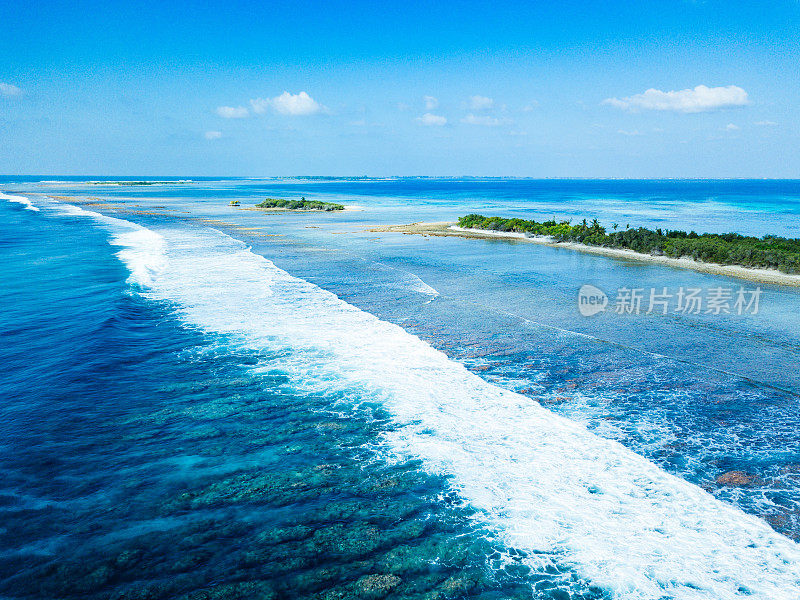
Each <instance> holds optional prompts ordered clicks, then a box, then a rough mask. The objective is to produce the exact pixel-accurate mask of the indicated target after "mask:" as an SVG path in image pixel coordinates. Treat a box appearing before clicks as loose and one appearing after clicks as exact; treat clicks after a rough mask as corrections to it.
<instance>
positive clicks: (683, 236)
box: [458, 214, 800, 274]
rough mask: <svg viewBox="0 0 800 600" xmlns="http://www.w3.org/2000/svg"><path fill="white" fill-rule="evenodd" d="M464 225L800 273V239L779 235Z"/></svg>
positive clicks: (475, 219)
mask: <svg viewBox="0 0 800 600" xmlns="http://www.w3.org/2000/svg"><path fill="white" fill-rule="evenodd" d="M458 227H461V228H464V229H481V230H489V231H500V232H515V233H522V234H527V235H534V236H545V237H548V238H550V239H552V240H553V241H555V242H575V243H578V244H585V245H587V246H595V247H601V248H618V249H624V250H632V251H633V252H637V253H640V254H649V255H652V256H666V257H669V258H684V257H686V258H691V259H693V260H696V261H701V262H706V263H716V264H719V265H737V266H741V267H748V268H755V269H776V270H778V271H781V272H783V273H795V274H796V273H800V239H790V238H784V237H778V236H773V235H765V236H764V237H760V238H759V237H754V236H745V235H740V234H738V233H723V234H717V233H696V232H694V231H690V232H688V233H687V232H685V231H678V230H662V229H655V230H652V229H646V228H644V227H638V228H635V229H632V228H630V226H627V227H626V228H625V229H623V230H618V228H619V226H618V225H617V224H616V223H614V224H613V225H612V231H611V232H610V233H609V232H607V231H606V228H605V227H603V226H602V225H600V223H599V222H598V220H597V219H593V220H592V221H591V223H588V222H587V221H586V219H584V220H583V221H581V222H580V223H578V224H577V225H572V224H571V223H570V221H560V222H556V221H555V219H553V220H549V221H544V222H542V223H539V222H537V221H528V220H524V219H504V218H502V217H484V216H483V215H478V214H470V215H466V216H464V217H461V218H460V219H459V220H458Z"/></svg>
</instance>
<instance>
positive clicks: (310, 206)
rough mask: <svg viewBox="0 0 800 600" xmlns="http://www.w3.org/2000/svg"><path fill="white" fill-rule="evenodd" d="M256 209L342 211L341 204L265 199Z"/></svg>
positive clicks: (303, 199)
mask: <svg viewBox="0 0 800 600" xmlns="http://www.w3.org/2000/svg"><path fill="white" fill-rule="evenodd" d="M256 208H288V209H289V210H324V211H332V210H344V206H342V205H341V204H334V203H332V202H320V201H318V200H306V199H305V198H302V199H300V200H283V199H281V198H267V199H266V200H264V201H263V202H261V203H259V204H256Z"/></svg>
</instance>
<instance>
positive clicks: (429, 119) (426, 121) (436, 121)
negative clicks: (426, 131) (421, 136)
mask: <svg viewBox="0 0 800 600" xmlns="http://www.w3.org/2000/svg"><path fill="white" fill-rule="evenodd" d="M417 121H418V122H420V123H422V124H423V125H427V126H439V127H441V126H442V125H444V124H445V123H447V119H446V118H445V117H442V116H440V115H434V114H431V113H425V114H424V115H422V116H421V117H417Z"/></svg>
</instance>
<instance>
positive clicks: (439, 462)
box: [84, 211, 800, 600]
mask: <svg viewBox="0 0 800 600" xmlns="http://www.w3.org/2000/svg"><path fill="white" fill-rule="evenodd" d="M84 212H86V211H84ZM115 221H119V220H118V219H115ZM131 231H138V229H136V228H133V229H131ZM162 233H163V236H164V239H166V247H165V249H164V251H165V253H166V258H167V261H166V263H165V264H163V263H162V264H161V265H160V268H159V270H158V271H157V272H154V273H152V276H151V278H150V284H149V288H148V291H146V292H144V293H146V294H147V295H148V296H151V297H153V298H155V299H159V300H168V301H171V302H173V303H175V304H176V306H177V307H179V308H178V310H179V313H180V315H181V316H182V318H184V319H185V320H186V321H187V322H188V323H191V324H193V325H196V326H200V327H202V328H205V329H206V330H208V331H211V332H218V333H222V334H226V335H230V336H231V337H232V338H233V339H234V340H236V343H241V344H245V345H247V346H249V347H252V348H257V349H260V348H269V349H276V348H282V349H285V350H287V352H285V353H283V358H281V359H278V360H279V361H280V362H279V363H270V365H269V367H270V368H271V369H275V368H276V367H277V368H281V369H283V370H284V371H285V372H287V373H289V374H290V375H291V378H292V385H302V386H305V387H307V388H309V389H314V390H316V391H321V392H325V391H331V390H334V391H337V392H341V391H344V392H348V390H349V393H350V397H351V398H354V399H356V398H363V397H364V396H365V395H366V396H368V397H369V398H370V399H371V400H373V401H379V402H382V404H383V405H384V406H385V408H386V409H387V410H388V411H389V412H390V413H391V414H392V415H393V416H394V418H395V419H396V420H397V422H398V423H399V424H400V425H401V426H399V427H397V428H396V429H394V430H393V431H392V432H390V433H388V434H387V435H386V441H387V443H388V444H390V446H391V447H392V448H393V449H394V451H395V452H396V453H398V455H400V456H407V457H414V458H419V459H422V461H423V464H424V465H426V467H427V468H428V469H429V470H430V471H432V472H437V473H442V474H445V475H449V476H451V477H452V479H451V481H452V482H453V485H454V486H456V487H457V489H458V490H459V492H460V493H461V495H462V496H463V497H464V498H466V499H467V500H468V501H469V502H470V503H471V504H472V505H473V506H474V507H475V508H477V509H478V510H479V512H480V514H481V515H482V516H483V518H485V519H486V521H487V522H488V523H489V524H490V525H491V526H493V527H494V528H496V530H497V531H498V532H500V533H501V535H502V536H503V537H504V539H505V542H506V543H507V544H508V545H510V546H512V547H515V548H518V549H524V550H528V551H530V552H531V554H530V556H531V557H536V558H535V559H534V558H530V559H528V560H529V561H530V562H531V564H532V565H533V566H538V567H541V566H542V565H543V563H546V561H548V560H556V561H557V562H558V563H559V564H561V565H565V566H569V567H572V568H573V569H575V570H576V571H577V572H578V573H579V574H580V575H581V576H582V577H585V578H586V579H587V580H589V581H590V582H591V584H593V585H597V586H600V587H602V588H604V589H606V590H607V591H609V592H610V593H611V595H612V596H613V597H615V598H626V599H637V600H638V599H657V598H658V599H664V598H679V599H689V600H700V599H703V600H711V599H713V600H725V599H733V598H759V599H768V600H789V599H791V600H796V599H797V598H800V547H798V545H797V544H795V543H794V542H792V541H791V540H789V539H788V538H785V537H783V536H781V535H780V534H778V533H776V532H775V531H773V530H772V529H771V528H770V527H769V526H767V525H766V523H764V522H763V521H761V520H760V519H758V518H756V517H754V516H750V515H747V514H745V513H743V512H742V511H740V510H739V509H737V508H735V507H733V506H730V505H727V504H724V503H722V502H720V501H718V500H716V499H714V498H713V497H712V496H711V495H710V494H708V493H706V492H704V491H703V490H701V489H700V488H698V487H697V486H695V485H692V484H690V483H688V482H686V481H684V480H683V479H680V478H677V477H674V476H672V475H669V474H667V473H666V472H664V471H662V470H661V469H659V468H658V467H656V466H655V465H653V464H652V463H650V462H648V461H647V460H645V459H644V458H642V457H640V456H639V455H637V454H635V453H633V452H631V451H629V450H627V449H626V448H624V447H623V446H622V445H620V444H618V443H616V442H614V441H611V440H606V439H603V438H600V437H598V436H596V435H594V434H592V433H591V432H589V431H587V430H586V428H585V427H583V426H582V425H579V424H577V423H575V422H573V421H570V420H567V419H565V418H563V417H560V416H558V415H555V414H553V413H551V412H550V411H548V410H546V409H544V408H542V407H541V406H540V405H539V404H538V403H536V402H534V401H532V400H530V399H529V398H527V397H525V396H522V395H519V394H515V393H512V392H509V391H507V390H504V389H502V388H499V387H497V386H495V385H492V384H489V383H488V382H486V381H484V380H483V379H481V378H480V377H478V376H476V375H474V374H472V373H470V372H469V371H468V370H467V369H466V368H464V367H463V366H462V365H460V364H459V363H456V362H454V361H451V360H449V359H448V358H447V357H446V356H445V355H444V354H442V353H441V352H439V351H437V350H435V349H433V348H432V347H431V346H429V345H428V344H426V343H425V342H423V341H422V340H420V339H419V338H417V337H415V336H413V335H411V334H409V333H408V332H406V331H405V330H403V329H402V328H400V327H398V326H395V325H392V324H390V323H386V322H383V321H380V320H379V319H377V318H376V317H374V316H373V315H370V314H369V313H366V312H363V311H361V310H359V309H357V308H355V307H353V306H351V305H349V304H347V303H346V302H344V301H342V300H340V299H339V298H338V297H336V296H335V295H333V294H331V293H329V292H327V291H325V290H322V289H320V288H319V287H317V286H315V285H313V284H310V283H308V282H306V281H304V280H301V279H297V278H295V277H292V276H291V275H289V274H288V273H286V272H285V271H282V270H281V269H278V268H277V267H275V266H274V265H273V264H272V263H271V262H270V261H269V260H267V259H265V258H263V257H261V256H258V255H256V254H253V253H252V252H250V251H249V249H247V248H246V247H245V246H244V245H243V244H241V243H239V242H236V241H235V240H233V239H232V238H229V237H228V236H226V235H224V234H221V233H219V232H196V231H187V230H165V231H164V232H162ZM115 239H116V240H117V241H119V242H120V243H122V242H129V243H131V244H134V245H135V244H138V243H139V242H140V241H141V239H139V238H138V237H137V238H135V239H134V238H130V239H125V240H123V239H121V238H120V236H118V235H117V237H116V238H115ZM136 251H137V252H138V251H139V250H136ZM120 257H121V258H122V259H123V260H126V263H127V264H128V265H129V267H130V268H131V270H132V272H134V271H135V270H136V269H137V268H138V262H137V260H133V261H130V262H129V261H128V257H127V255H124V254H122V253H120Z"/></svg>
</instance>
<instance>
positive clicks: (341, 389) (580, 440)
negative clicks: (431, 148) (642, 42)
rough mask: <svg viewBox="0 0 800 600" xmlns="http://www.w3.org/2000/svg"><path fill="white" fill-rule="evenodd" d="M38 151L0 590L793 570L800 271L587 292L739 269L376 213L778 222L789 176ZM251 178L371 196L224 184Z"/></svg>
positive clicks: (365, 585) (694, 584)
mask: <svg viewBox="0 0 800 600" xmlns="http://www.w3.org/2000/svg"><path fill="white" fill-rule="evenodd" d="M47 179H51V180H52V179H59V180H62V181H66V180H67V178H52V177H49V178H47ZM111 179H113V180H114V181H118V180H119V178H111ZM133 179H140V178H133ZM38 180H39V179H38V178H30V179H28V180H27V181H25V180H23V179H20V178H6V183H5V184H3V186H2V187H0V190H2V191H3V192H5V193H13V194H17V195H22V196H26V197H28V198H30V200H31V201H32V202H33V204H34V206H36V207H38V208H39V209H40V210H39V211H34V210H28V209H26V207H25V205H24V204H20V203H15V202H6V201H3V204H2V205H0V213H2V214H1V215H0V218H2V226H1V227H2V231H3V235H2V238H1V239H0V244H1V245H0V252H2V263H0V264H2V265H4V266H3V270H2V272H1V273H0V296H2V297H0V300H1V301H2V305H3V306H4V307H5V309H4V311H3V313H2V315H0V332H2V333H1V334H0V335H2V339H3V344H2V346H0V359H1V360H2V364H3V365H4V366H5V367H6V368H5V369H4V373H3V376H2V377H0V393H2V398H3V399H4V401H3V404H2V405H1V406H0V410H1V411H2V417H3V419H2V421H0V423H2V425H0V445H2V449H3V451H2V454H0V469H2V472H3V475H4V477H3V484H2V490H1V491H0V510H2V515H3V516H2V521H0V535H1V536H2V537H0V595H2V596H6V597H23V598H106V597H119V598H122V597H125V598H134V597H136V598H173V597H191V598H195V597H196V598H206V597H208V598H239V597H240V598H259V597H264V598H267V597H292V598H294V597H329V598H333V597H337V598H348V597H375V598H377V597H384V596H386V597H408V598H423V597H429V598H433V597H440V598H448V597H481V598H501V597H502V598H505V597H520V598H529V597H552V598H567V597H575V598H582V597H603V596H608V597H620V598H650V597H653V598H658V597H664V598H672V597H674V598H734V597H753V596H755V597H765V598H783V597H785V598H791V597H794V596H793V594H795V592H797V590H798V589H800V575H799V573H800V558H799V557H800V552H798V551H797V549H796V547H797V545H796V543H795V542H792V541H790V540H791V539H798V538H800V466H798V465H800V434H799V433H798V431H800V428H798V425H799V423H798V420H799V419H800V417H798V416H797V415H798V411H797V402H798V393H800V375H798V372H797V369H796V364H797V360H798V358H799V357H798V356H797V354H798V350H800V319H798V318H797V314H798V313H797V308H798V307H799V306H800V303H798V298H800V296H798V293H800V292H797V291H796V290H794V289H791V288H785V287H780V286H762V287H763V288H764V298H763V304H762V310H761V311H760V313H759V314H758V315H727V316H721V317H715V316H714V315H680V316H674V315H673V316H668V317H665V318H659V317H658V316H657V315H651V316H644V315H640V316H632V315H628V316H625V315H603V316H602V317H601V318H598V319H585V318H583V317H581V316H580V315H579V314H578V313H577V309H576V305H575V293H576V290H577V288H578V287H580V285H582V284H583V283H593V284H596V285H598V286H600V287H602V288H604V289H606V290H609V291H611V290H614V289H616V288H618V287H621V286H624V285H632V284H634V285H637V286H640V287H643V288H649V287H655V286H662V285H663V286H669V287H678V286H684V285H685V286H689V285H697V286H703V287H708V286H712V285H737V284H741V282H736V281H733V280H729V279H726V278H722V277H717V276H711V275H706V274H701V273H696V272H692V271H686V270H681V269H668V268H664V267H660V266H654V265H646V264H641V263H631V262H624V261H615V260H612V259H606V258H601V257H595V256H588V255H582V254H579V253H576V252H573V251H569V250H560V249H552V248H546V247H538V246H532V245H527V244H519V243H509V242H503V241H498V242H486V241H476V240H463V239H455V238H422V237H417V236H403V235H400V234H376V233H374V232H370V231H368V230H367V229H368V228H369V227H370V226H373V225H379V224H385V223H402V222H410V221H420V220H450V219H453V218H455V217H457V216H459V215H460V214H464V213H465V212H484V213H486V214H488V213H493V214H520V215H525V216H542V215H544V216H551V215H552V214H556V215H558V216H562V215H564V216H567V217H568V216H572V215H574V216H578V215H582V216H587V213H589V216H591V215H593V214H598V215H600V216H601V217H602V218H603V219H605V220H610V219H613V220H617V221H623V220H625V219H630V220H631V221H632V222H633V223H634V224H636V225H638V224H643V225H647V224H651V223H667V224H668V225H666V226H670V227H672V226H676V227H681V228H686V229H689V228H696V229H698V230H701V229H702V230H721V231H729V230H737V231H743V232H748V233H764V232H767V231H771V232H776V233H782V234H783V235H787V234H788V233H787V232H791V231H796V230H797V226H798V224H800V208H798V206H799V205H798V199H800V184H798V183H797V182H792V181H766V182H757V181H743V182H736V181H734V182H731V181H725V182H714V181H711V182H703V181H694V182H688V181H678V182H673V181H662V182H627V181H622V182H620V181H534V180H522V181H516V180H511V181H508V180H443V181H440V180H425V179H413V180H391V181H358V180H356V181H353V180H322V181H319V180H302V179H300V180H291V181H286V180H280V181H270V180H260V181H252V180H226V181H216V180H202V181H199V182H196V183H191V184H182V185H175V186H142V187H141V188H140V187H137V186H114V187H111V186H91V187H89V186H84V185H81V184H80V183H79V182H77V181H76V180H72V181H70V182H66V183H60V184H52V183H50V184H39V183H36V182H37V181H38ZM36 194H50V195H51V198H52V195H63V196H74V195H77V196H80V197H78V198H74V199H73V201H72V205H73V206H78V207H81V208H77V209H69V210H67V209H65V208H64V205H65V204H67V203H68V202H69V201H68V200H66V199H63V198H62V199H61V201H60V202H54V201H53V200H52V199H48V198H47V197H46V196H39V195H36ZM264 195H282V196H292V197H294V196H299V195H305V196H306V197H309V198H311V197H313V198H322V199H336V200H339V201H344V202H345V203H346V204H348V205H356V206H359V207H361V210H359V211H352V212H346V213H343V214H325V215H313V214H311V215H309V214H293V215H264V214H262V213H251V212H246V211H235V210H232V209H230V208H229V207H228V206H227V204H228V201H229V200H230V199H232V198H237V199H242V200H244V202H245V203H250V202H252V201H253V200H255V199H257V198H258V197H262V196H264ZM97 197H100V198H102V199H103V200H101V201H97V200H93V198H97ZM87 203H88V204H87ZM86 211H98V212H99V213H103V214H108V215H110V216H111V217H114V218H115V219H116V220H114V219H111V220H109V219H104V217H102V216H100V215H99V214H96V215H93V214H89V213H87V212H86ZM590 211H591V212H590ZM673 223H674V225H673ZM136 224H138V225H136ZM238 240H243V241H244V242H245V244H242V243H240V242H239V241H238ZM262 256H263V257H266V258H267V259H269V260H268V261H264V260H263V259H262V258H261V257H262ZM287 272H288V274H287ZM291 276H294V277H298V278H300V279H293V278H292V277H291ZM325 290H328V291H330V292H333V293H334V294H336V296H338V298H339V299H341V300H339V299H336V298H335V297H334V296H330V295H326V294H327V292H326V291H325ZM345 302H346V303H347V304H345ZM358 309H360V310H358ZM362 311H364V312H362ZM372 315H375V316H376V317H378V318H379V319H381V320H382V321H377V320H375V319H374V317H372ZM392 323H394V324H398V325H400V326H401V327H402V328H403V329H393V328H392V327H393V326H392V325H390V324H392ZM404 331H405V332H408V333H404ZM419 340H424V341H425V342H427V343H428V344H430V346H425V345H424V344H422V342H420V341H419ZM430 347H433V348H435V349H437V350H438V351H439V352H434V351H433V350H427V349H426V348H430ZM429 352H431V353H432V354H429ZM459 364H463V365H465V366H467V367H468V369H469V370H470V371H471V373H472V374H469V372H467V371H463V372H462V371H461V370H459V369H460V367H459V366H458V365H459ZM497 386H499V387H497ZM504 390H511V391H514V392H518V393H519V394H520V395H519V396H515V395H512V396H509V395H508V392H505V391H504ZM540 405H541V406H544V407H546V409H547V410H545V411H543V410H542V409H541V408H539V406H540ZM565 419H566V420H565ZM570 423H579V424H581V425H582V426H584V427H585V428H581V427H578V429H576V430H573V429H572V427H573V426H572V425H571V424H570ZM640 457H641V458H640ZM732 471H733V472H742V473H744V474H745V476H746V478H747V481H746V482H745V483H744V484H742V485H728V484H725V483H724V479H723V480H719V479H718V478H719V477H720V476H722V475H723V474H725V473H730V472H732ZM720 481H723V483H720ZM586 490H588V495H586V493H585V492H586ZM701 490H706V491H707V492H708V493H706V492H703V491H701ZM598 498H600V500H598ZM606 499H608V501H612V502H611V504H609V503H608V501H606ZM656 516H657V517H656ZM654 518H656V519H657V520H658V524H656V523H651V522H650V521H652V520H653V519H654ZM646 521H647V523H645V522H646ZM691 531H695V532H699V534H700V535H699V537H697V538H695V537H692V535H691ZM665 532H666V533H665ZM659 536H664V537H663V538H662V537H659ZM687 557H688V558H687ZM753 565H758V566H757V567H754V566H753ZM741 573H746V575H740V574H741ZM187 595H188V596H187Z"/></svg>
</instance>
